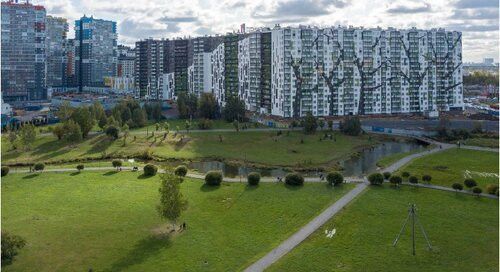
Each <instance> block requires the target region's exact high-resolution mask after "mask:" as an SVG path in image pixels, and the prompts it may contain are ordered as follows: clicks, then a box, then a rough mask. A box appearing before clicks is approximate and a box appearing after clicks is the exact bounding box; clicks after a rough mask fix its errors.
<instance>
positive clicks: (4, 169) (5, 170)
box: [2, 166, 10, 177]
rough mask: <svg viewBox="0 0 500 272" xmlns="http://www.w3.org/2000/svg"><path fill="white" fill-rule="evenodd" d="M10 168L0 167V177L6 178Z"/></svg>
mask: <svg viewBox="0 0 500 272" xmlns="http://www.w3.org/2000/svg"><path fill="white" fill-rule="evenodd" d="M9 170H10V168H9V167H8V166H2V177H5V176H7V174H8V173H9Z"/></svg>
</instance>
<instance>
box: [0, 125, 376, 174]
mask: <svg viewBox="0 0 500 272" xmlns="http://www.w3.org/2000/svg"><path fill="white" fill-rule="evenodd" d="M184 135H185V136H186V137H185V139H184V140H181V138H180V137H181V136H180V135H177V137H175V138H173V136H174V133H172V132H171V133H170V134H169V136H168V138H167V140H166V141H164V142H162V143H160V141H161V139H162V138H163V133H155V137H156V138H157V139H156V141H154V139H155V137H153V136H151V134H150V136H149V137H148V138H146V135H145V134H142V135H136V136H129V138H128V143H127V145H126V146H125V147H124V146H123V140H122V139H121V138H120V139H118V140H116V141H112V140H110V139H109V138H108V137H106V136H105V135H90V136H89V138H88V139H86V140H84V141H82V142H80V143H76V144H73V145H69V144H68V143H66V142H64V141H58V140H57V138H55V137H54V136H40V137H38V138H37V140H36V141H35V143H34V145H33V148H32V149H31V150H30V151H22V150H12V149H11V147H10V144H9V142H8V141H7V140H6V139H5V137H4V138H3V139H2V160H3V163H6V164H16V163H33V162H35V161H44V162H52V163H62V162H68V161H72V160H75V159H79V160H82V159H106V158H125V157H137V156H140V155H141V154H142V153H143V152H144V151H145V150H148V149H149V150H150V151H151V152H152V154H153V156H155V157H156V158H158V159H163V160H164V159H203V158H215V159H225V160H236V161H240V162H250V163H255V164H262V165H280V166H294V167H309V166H318V165H320V164H326V163H330V162H335V161H339V160H342V159H345V158H347V157H349V156H351V155H352V154H354V153H355V152H356V151H358V150H359V149H361V148H363V147H366V146H370V145H373V144H377V143H378V142H379V140H380V139H381V137H382V136H375V135H371V136H369V135H363V136H357V137H351V136H346V135H343V134H340V133H336V134H335V135H336V136H335V138H336V141H333V140H323V141H319V139H320V137H321V136H322V135H320V134H319V133H318V134H316V135H304V134H303V133H302V132H290V134H289V135H287V133H286V132H283V134H282V135H281V136H276V135H277V132H276V131H274V132H269V131H268V132H265V131H264V132H263V131H258V132H256V131H246V132H239V133H237V132H220V133H218V132H199V133H190V134H187V135H186V134H184ZM219 135H220V136H221V137H222V139H223V141H222V142H220V140H219ZM133 137H136V139H135V140H134V138H133ZM301 139H304V143H301Z"/></svg>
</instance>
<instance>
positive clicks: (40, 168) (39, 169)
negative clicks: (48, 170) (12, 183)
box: [33, 162, 45, 171]
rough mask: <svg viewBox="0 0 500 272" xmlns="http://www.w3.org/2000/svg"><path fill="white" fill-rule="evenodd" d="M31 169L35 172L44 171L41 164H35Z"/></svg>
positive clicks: (43, 165) (43, 166)
mask: <svg viewBox="0 0 500 272" xmlns="http://www.w3.org/2000/svg"><path fill="white" fill-rule="evenodd" d="M33 168H34V169H35V171H43V169H45V164H44V163H43V162H38V163H35V165H34V166H33Z"/></svg>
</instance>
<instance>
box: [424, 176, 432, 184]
mask: <svg viewBox="0 0 500 272" xmlns="http://www.w3.org/2000/svg"><path fill="white" fill-rule="evenodd" d="M422 180H423V181H425V182H426V183H427V184H429V183H431V180H432V177H431V176H430V175H423V176H422Z"/></svg>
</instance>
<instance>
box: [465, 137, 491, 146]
mask: <svg viewBox="0 0 500 272" xmlns="http://www.w3.org/2000/svg"><path fill="white" fill-rule="evenodd" d="M464 143H465V144H466V145H473V146H483V147H491V148H497V149H498V138H491V137H490V138H469V139H467V140H465V141H464Z"/></svg>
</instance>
